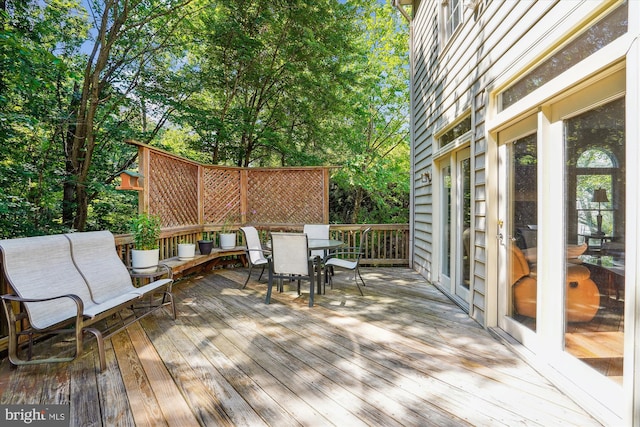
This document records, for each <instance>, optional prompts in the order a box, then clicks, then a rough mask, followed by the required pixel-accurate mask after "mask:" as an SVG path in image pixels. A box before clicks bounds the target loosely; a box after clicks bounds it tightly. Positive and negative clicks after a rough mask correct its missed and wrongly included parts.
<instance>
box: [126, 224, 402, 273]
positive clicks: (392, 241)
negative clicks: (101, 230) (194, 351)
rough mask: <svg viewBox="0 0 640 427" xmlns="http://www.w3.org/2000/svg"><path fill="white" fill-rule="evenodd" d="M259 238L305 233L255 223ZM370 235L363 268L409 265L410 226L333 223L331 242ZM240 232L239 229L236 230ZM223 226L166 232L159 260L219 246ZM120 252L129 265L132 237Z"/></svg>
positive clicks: (299, 228) (284, 226)
mask: <svg viewBox="0 0 640 427" xmlns="http://www.w3.org/2000/svg"><path fill="white" fill-rule="evenodd" d="M255 227H256V228H257V229H258V232H259V234H260V238H261V240H262V241H263V242H266V241H267V239H268V235H269V233H270V232H272V231H291V232H302V228H303V225H300V224H268V225H260V224H256V225H255ZM368 227H371V232H370V233H369V236H368V237H367V240H366V241H365V245H364V256H363V257H362V259H361V261H360V262H361V264H362V265H384V266H396V265H397V266H408V265H409V225H408V224H331V226H330V229H329V234H330V237H331V238H332V239H337V240H342V241H344V242H345V244H346V245H347V246H354V247H356V246H359V244H360V235H361V233H362V231H364V230H365V229H366V228H368ZM234 228H235V230H236V231H238V229H239V227H234ZM220 232H221V227H220V226H215V225H204V226H201V225H196V226H188V227H180V228H172V229H164V230H162V232H161V234H160V241H159V243H160V259H166V258H171V257H174V256H177V255H178V243H181V242H186V243H196V242H197V241H198V240H200V239H203V238H205V239H210V240H213V242H214V246H219V236H220ZM237 242H238V245H244V242H243V241H242V234H241V233H238V237H237ZM116 246H117V249H118V253H119V254H120V255H121V257H122V259H123V260H124V262H125V263H126V264H127V265H130V259H131V249H132V248H133V239H132V237H131V235H130V234H121V235H117V236H116Z"/></svg>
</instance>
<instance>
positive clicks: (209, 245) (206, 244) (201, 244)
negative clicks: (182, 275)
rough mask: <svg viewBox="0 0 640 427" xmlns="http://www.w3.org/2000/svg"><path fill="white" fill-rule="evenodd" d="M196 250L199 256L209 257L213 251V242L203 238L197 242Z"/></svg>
mask: <svg viewBox="0 0 640 427" xmlns="http://www.w3.org/2000/svg"><path fill="white" fill-rule="evenodd" d="M198 249H199V250H200V254H201V255H209V254H210V253H211V249H213V240H210V239H205V238H202V239H201V240H198Z"/></svg>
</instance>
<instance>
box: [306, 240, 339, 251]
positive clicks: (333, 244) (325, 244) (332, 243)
mask: <svg viewBox="0 0 640 427" xmlns="http://www.w3.org/2000/svg"><path fill="white" fill-rule="evenodd" d="M341 246H344V242H343V241H342V240H334V239H309V250H313V249H337V248H339V247H341Z"/></svg>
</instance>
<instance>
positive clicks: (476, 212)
mask: <svg viewBox="0 0 640 427" xmlns="http://www.w3.org/2000/svg"><path fill="white" fill-rule="evenodd" d="M403 3H404V2H403ZM442 3H443V2H442V1H422V2H419V3H416V2H414V9H413V11H412V12H413V16H412V40H411V49H412V70H413V74H412V93H411V97H412V98H411V102H412V131H413V133H412V135H413V140H412V150H413V151H412V152H413V158H412V161H413V164H412V167H413V171H414V176H413V177H414V180H413V183H414V186H413V195H414V197H413V206H414V210H413V218H412V220H413V230H412V231H413V243H414V246H413V263H412V265H413V268H414V269H415V270H416V271H418V272H420V273H421V274H422V275H423V276H424V277H425V278H426V279H427V280H429V281H432V282H434V283H436V284H437V283H438V267H437V265H436V264H437V259H438V254H437V252H438V250H439V248H438V247H436V246H437V244H438V243H437V242H438V233H440V230H438V221H437V215H438V210H439V209H440V206H439V205H438V199H437V188H436V186H437V180H436V178H437V171H436V170H435V168H434V166H435V165H434V156H435V155H437V154H438V152H440V153H441V152H442V148H439V147H438V144H437V138H438V137H440V136H441V135H442V134H443V133H444V132H446V131H447V130H448V129H450V128H451V127H452V126H453V125H455V124H456V121H457V120H459V119H460V118H462V117H463V116H465V115H466V114H470V115H471V131H470V135H467V139H470V149H471V167H472V169H471V170H472V174H471V185H472V187H471V188H472V190H473V191H472V196H471V197H472V220H471V224H472V226H471V227H472V232H471V247H472V249H471V257H472V263H471V264H472V265H471V279H470V297H469V307H468V310H469V315H470V316H471V317H472V318H473V319H475V320H476V321H478V322H479V323H480V324H482V325H483V326H485V327H487V328H493V327H496V326H497V316H498V309H497V304H498V302H497V300H498V298H499V295H498V294H497V293H498V284H497V282H498V271H497V270H498V267H497V263H498V252H497V243H496V236H497V235H498V232H499V230H498V220H499V218H498V214H497V204H498V200H499V196H500V195H499V194H498V186H497V185H498V183H497V167H498V153H497V132H498V130H497V126H504V125H505V123H508V121H509V120H513V122H515V121H516V120H520V119H521V118H522V117H523V115H524V114H523V113H518V117H516V115H513V118H509V116H510V114H511V112H512V111H515V110H517V109H518V105H515V106H511V107H509V108H506V109H505V110H504V111H503V112H498V109H497V107H496V98H495V94H496V93H498V91H499V90H501V89H503V88H505V87H507V86H508V85H509V84H511V83H512V82H514V81H516V80H517V79H518V78H520V77H521V76H522V75H523V74H524V73H525V72H527V71H528V70H530V69H531V68H530V67H531V64H533V63H535V62H536V61H538V60H539V59H540V58H542V57H543V56H544V55H545V54H548V53H549V52H551V51H553V49H554V48H556V47H557V46H559V45H561V44H563V43H565V42H566V41H567V40H569V39H570V38H571V35H572V33H571V31H572V30H571V29H572V28H575V27H576V26H577V25H579V24H580V23H581V22H583V21H585V20H586V19H588V18H589V17H590V16H593V15H595V14H596V13H598V12H600V11H603V10H604V9H605V8H609V7H612V6H614V5H616V4H618V3H619V2H616V1H615V0H600V1H595V0H593V1H591V0H587V1H566V0H559V1H527V0H521V1H508V0H507V1H500V0H477V1H475V2H474V1H470V2H462V3H465V4H466V3H471V4H472V5H473V4H475V8H473V7H470V8H466V9H465V10H464V22H463V23H462V25H461V26H460V27H458V29H457V30H456V32H455V33H454V34H453V36H452V37H451V38H450V39H449V41H448V42H447V43H442V42H441V37H442V35H441V33H440V31H441V30H440V27H441V25H440V22H441V17H440V16H439V13H440V8H441V7H442V6H441V5H442ZM639 13H640V4H638V3H637V2H635V1H634V0H631V1H630V2H629V15H630V16H631V17H634V16H635V17H636V18H637V17H638V14H639ZM639 25H640V20H634V19H629V27H628V28H629V29H628V36H625V40H624V42H621V43H620V45H621V50H620V52H619V57H615V58H613V59H610V58H604V57H603V58H602V62H603V66H607V65H609V64H612V63H615V62H616V61H622V60H625V58H626V61H625V64H624V65H623V66H621V67H620V68H621V69H624V68H625V67H626V74H627V78H626V82H627V87H626V98H627V101H626V105H627V113H626V117H627V141H630V140H631V141H633V140H635V141H637V140H638V139H637V138H638V135H639V134H640V131H639V130H638V126H640V125H639V123H638V122H640V121H638V120H633V117H638V114H639V113H638V112H639V111H640V105H639V104H638V102H639V101H638V96H639V93H638V92H639V91H640V89H639V84H638V83H637V82H638V79H637V77H636V78H633V73H636V74H635V75H636V76H637V75H638V74H637V72H638V71H637V70H638V69H639V65H638V61H639V56H640V53H639V51H640V48H638V42H637V37H636V38H634V36H633V35H634V34H636V35H637V34H638V26H639ZM623 44H624V46H622V45H623ZM616 55H618V54H616ZM593 56H597V55H593ZM594 70H596V71H598V70H597V69H596V68H594ZM630 75H631V77H630ZM580 78H581V79H582V81H585V80H586V78H585V77H584V76H583V77H580ZM568 79H571V76H570V75H567V73H564V74H563V75H562V76H561V77H560V78H559V79H557V80H559V83H558V84H555V83H554V84H552V85H551V86H552V88H553V89H554V90H555V89H556V88H559V89H558V91H556V92H555V93H549V94H546V93H542V94H539V95H535V96H534V98H535V97H538V98H539V99H537V100H536V101H535V102H537V103H539V104H542V103H545V102H547V103H548V102H550V99H551V98H552V97H560V96H566V95H565V94H564V93H562V91H563V90H564V89H563V87H564V88H571V87H572V85H575V84H577V83H578V82H576V81H574V82H571V81H570V80H568ZM545 96H548V98H545ZM530 113H531V114H535V113H536V109H532V110H531V111H530ZM630 145H633V144H630V143H629V142H627V147H628V148H627V150H628V152H627V157H628V158H627V161H628V164H629V165H633V164H635V161H637V159H638V156H639V154H638V153H639V150H638V149H636V148H633V147H635V145H637V144H635V145H633V147H631V148H630ZM560 166H562V165H560ZM541 167H543V166H542V165H541ZM629 169H634V168H632V167H630V168H629ZM425 173H428V174H429V175H430V176H433V177H434V179H433V180H432V181H431V182H429V181H428V180H424V179H423V178H422V177H423V174H425ZM638 174H639V172H638V171H637V170H631V171H629V173H628V174H627V206H626V217H627V218H628V220H627V232H626V237H627V248H628V249H627V262H628V264H627V266H626V269H627V272H628V274H627V288H630V290H629V293H628V295H627V297H628V298H632V299H633V301H634V303H633V304H627V306H628V307H627V308H626V310H627V311H626V318H627V319H629V318H632V319H636V320H635V321H634V322H626V323H625V328H626V329H625V340H626V341H625V348H626V351H625V373H627V372H637V371H638V368H637V367H638V366H639V365H640V356H638V354H637V353H636V352H635V351H630V350H629V349H630V348H635V347H637V339H634V338H633V337H635V336H636V335H637V331H636V329H637V326H636V324H639V325H640V323H639V322H638V315H637V314H635V313H638V312H640V301H639V300H640V298H638V296H637V295H636V287H637V283H635V284H633V283H632V286H630V284H629V283H630V282H635V281H636V277H637V276H636V274H637V273H635V270H637V267H636V265H635V263H633V260H636V259H637V256H636V255H637V254H636V251H637V245H638V240H639V237H638V236H639V234H640V233H638V232H637V230H636V227H637V224H636V223H631V222H632V221H631V219H632V218H637V210H638V206H637V203H638V202H637V197H635V195H637V194H638V193H637V191H636V190H637V187H638ZM630 181H631V182H630ZM560 234H562V231H561V233H560ZM546 239H547V240H548V239H550V237H547V238H546ZM562 256H563V255H562V254H560V258H562ZM638 389H640V379H639V378H638V376H637V375H635V376H633V381H628V380H626V379H625V385H624V396H625V402H624V406H625V409H624V411H623V412H624V413H623V414H620V416H621V420H624V423H627V424H635V425H637V424H639V423H640V405H638V404H637V402H638V398H637V397H635V398H634V396H637V393H636V392H635V390H638ZM578 395H580V393H578ZM634 399H635V400H634ZM586 402H588V400H586ZM634 402H635V403H634ZM585 405H588V403H586V404H585Z"/></svg>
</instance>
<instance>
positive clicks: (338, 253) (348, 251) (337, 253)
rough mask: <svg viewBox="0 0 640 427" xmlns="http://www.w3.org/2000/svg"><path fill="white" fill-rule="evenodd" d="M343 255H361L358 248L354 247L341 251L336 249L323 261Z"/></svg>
mask: <svg viewBox="0 0 640 427" xmlns="http://www.w3.org/2000/svg"><path fill="white" fill-rule="evenodd" d="M344 255H353V256H359V255H362V251H360V248H356V247H351V248H342V249H340V248H338V249H336V250H335V251H334V252H331V253H330V254H329V255H328V256H327V257H326V258H325V259H330V258H336V257H337V256H344Z"/></svg>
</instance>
